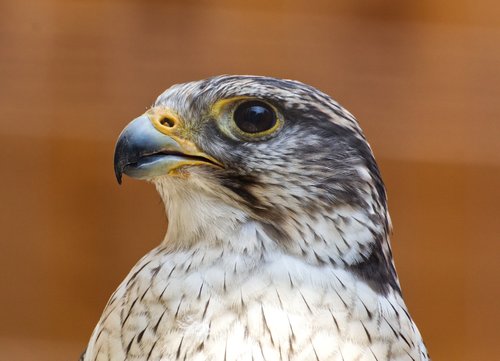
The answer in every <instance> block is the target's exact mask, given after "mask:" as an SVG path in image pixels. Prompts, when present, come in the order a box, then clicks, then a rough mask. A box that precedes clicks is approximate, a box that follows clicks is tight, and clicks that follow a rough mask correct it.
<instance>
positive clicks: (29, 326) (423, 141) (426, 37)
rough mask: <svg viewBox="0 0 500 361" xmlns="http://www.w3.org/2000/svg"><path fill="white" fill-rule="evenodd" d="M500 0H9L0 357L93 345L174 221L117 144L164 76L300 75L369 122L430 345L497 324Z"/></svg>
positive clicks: (0, 190)
mask: <svg viewBox="0 0 500 361" xmlns="http://www.w3.org/2000/svg"><path fill="white" fill-rule="evenodd" d="M499 10H500V5H499V3H498V2H497V1H493V0H482V1H474V0H453V1H451V0H437V1H436V0H420V1H389V0H369V1H352V0H343V1H327V0H322V1H313V0H294V1H265V0H262V1H256V2H252V1H230V0H226V1H214V2H212V1H139V0H136V1H132V0H130V1H77V0H73V1H62V0H60V1H57V0H44V1H40V0H33V1H14V0H12V1H6V0H1V1H0V164H1V166H0V167H1V168H0V172H1V177H0V182H1V184H0V199H1V208H0V230H1V233H0V234H1V235H0V242H1V250H2V251H1V253H0V284H1V288H0V289H1V294H0V320H1V322H0V359H1V360H42V361H44V360H47V361H48V360H51V361H59V360H61V361H62V360H75V361H76V360H77V358H78V356H79V353H80V352H81V351H82V350H83V348H84V346H85V344H86V342H87V340H88V338H89V336H90V333H91V331H92V328H93V326H94V325H95V323H96V322H97V319H98V317H99V315H100V313H101V311H102V308H103V306H104V304H105V302H106V300H107V298H108V297H109V295H110V294H111V292H112V291H113V290H114V289H115V287H116V286H117V285H118V283H119V282H120V281H121V280H122V279H123V277H124V276H125V275H126V274H127V272H128V270H129V269H130V268H131V266H132V265H133V264H134V263H135V262H136V260H138V259H139V258H140V257H141V256H142V255H143V254H144V253H145V252H146V251H147V250H149V249H151V248H152V247H153V246H155V245H156V244H157V243H158V242H159V240H160V239H161V237H162V236H163V233H164V232H165V227H166V222H165V219H164V212H163V208H162V205H161V203H160V200H159V197H158V196H157V195H156V194H155V191H154V189H153V187H152V186H150V185H148V184H145V183H140V182H136V181H132V180H130V179H126V180H125V184H124V185H123V186H122V187H119V186H118V185H117V183H116V182H115V179H114V175H113V169H112V156H113V148H114V142H115V139H116V138H117V136H118V134H119V132H120V131H121V129H122V128H123V127H124V126H125V124H126V123H127V122H128V121H130V120H131V119H132V118H134V117H136V116H137V115H139V114H141V113H142V112H144V111H145V109H146V108H147V107H148V106H149V105H150V104H151V103H152V102H153V100H154V99H155V97H156V96H157V95H158V94H159V93H160V92H162V91H163V90H164V89H165V88H167V87H168V86H170V85H171V84H173V83H176V82H185V81H189V80H195V79H199V78H204V77H207V76H211V75H216V74H221V73H243V74H263V75H271V76H277V77H285V78H293V79H299V80H302V81H304V82H306V83H310V84H312V85H314V86H317V87H319V88H320V89H322V90H324V91H326V92H327V93H329V94H331V95H332V96H333V97H334V98H335V99H337V100H338V101H340V102H341V104H343V105H344V106H346V107H347V108H348V109H349V110H351V111H352V112H353V113H354V114H355V115H356V116H357V117H358V119H359V120H360V123H361V125H362V126H363V128H364V130H365V132H366V134H367V136H368V138H369V140H370V142H371V144H372V146H373V148H374V150H375V153H376V156H377V159H378V161H379V163H380V166H381V168H382V172H383V175H384V178H385V181H386V184H387V186H388V189H389V205H390V209H391V214H392V218H393V223H394V226H395V233H394V236H393V248H394V253H395V257H396V265H397V267H398V270H399V274H400V278H401V281H402V284H403V290H404V292H405V295H406V300H407V303H408V305H409V307H410V310H411V312H412V314H413V316H414V318H415V319H416V321H417V323H418V325H419V327H420V329H421V332H422V333H423V335H424V337H425V340H426V343H427V345H428V348H429V350H430V352H431V355H432V356H433V358H434V360H458V361H460V360H470V361H473V360H493V359H496V358H497V355H498V347H499V346H498V341H499V339H500V335H499V326H498V325H499V324H500V317H499V298H500V291H499V284H500V282H499V273H500V262H499V251H500V243H499V234H500V226H499V223H500V217H499V215H500V209H499V204H500V191H499V187H500V140H499V136H500V105H499V103H500V86H499V84H500V16H499Z"/></svg>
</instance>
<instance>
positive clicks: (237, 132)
mask: <svg viewBox="0 0 500 361" xmlns="http://www.w3.org/2000/svg"><path fill="white" fill-rule="evenodd" d="M251 100H257V101H260V102H263V103H266V104H267V105H268V106H270V107H271V108H272V109H273V111H274V113H275V114H276V124H275V125H274V126H273V127H272V128H270V129H267V130H265V131H263V132H258V133H247V132H244V131H242V130H241V129H240V128H238V126H236V123H235V122H234V118H233V115H234V111H235V109H236V107H237V106H238V105H239V104H241V103H242V102H244V101H251ZM210 115H211V116H212V117H213V118H214V119H216V120H217V125H218V126H219V128H220V129H221V130H222V131H223V132H224V134H226V135H228V136H230V137H231V138H233V139H244V140H254V139H255V140H257V139H261V138H264V137H267V136H269V135H271V134H273V133H275V132H276V131H278V130H279V129H281V127H282V126H283V118H282V117H281V115H280V113H279V112H278V110H277V109H276V108H275V107H274V106H272V105H271V104H269V103H268V102H265V101H263V100H261V99H258V98H253V97H245V96H240V97H233V98H226V99H221V100H218V101H217V102H215V103H214V105H213V106H212V109H211V110H210Z"/></svg>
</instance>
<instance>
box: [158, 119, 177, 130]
mask: <svg viewBox="0 0 500 361" xmlns="http://www.w3.org/2000/svg"><path fill="white" fill-rule="evenodd" d="M160 124H161V125H163V126H164V127H167V128H173V127H175V125H176V124H177V121H176V120H175V119H172V118H170V117H163V118H161V119H160Z"/></svg>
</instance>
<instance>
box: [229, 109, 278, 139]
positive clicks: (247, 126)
mask: <svg viewBox="0 0 500 361" xmlns="http://www.w3.org/2000/svg"><path fill="white" fill-rule="evenodd" d="M233 123H234V126H235V127H236V128H237V130H238V131H239V132H241V133H243V134H245V135H247V136H251V137H255V136H262V135H267V134H270V133H272V132H273V131H274V130H276V128H277V127H278V126H279V119H278V115H277V113H276V111H275V109H274V108H273V107H272V106H271V105H269V104H268V103H266V102H263V101H260V100H246V101H243V102H241V103H239V104H238V105H237V106H236V107H235V109H234V111H233Z"/></svg>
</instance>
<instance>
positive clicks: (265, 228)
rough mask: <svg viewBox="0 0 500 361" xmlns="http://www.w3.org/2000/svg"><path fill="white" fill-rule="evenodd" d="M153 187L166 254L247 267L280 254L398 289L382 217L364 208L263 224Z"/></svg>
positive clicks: (205, 198)
mask: <svg viewBox="0 0 500 361" xmlns="http://www.w3.org/2000/svg"><path fill="white" fill-rule="evenodd" d="M157 188H158V190H159V192H160V195H161V196H162V198H163V201H164V203H165V207H166V212H167V216H168V222H169V225H168V230H167V233H166V235H165V238H164V241H163V246H164V247H165V249H167V250H170V251H175V250H193V249H212V250H221V251H224V252H225V253H224V254H225V255H227V254H229V253H233V254H240V255H242V256H244V257H247V258H248V259H249V260H250V259H251V260H253V261H252V262H254V261H257V260H265V259H266V258H267V257H275V256H276V255H277V254H283V255H286V256H293V257H297V258H299V259H301V260H302V262H305V263H307V264H310V265H313V266H318V267H321V266H331V267H335V268H340V269H352V270H353V271H354V272H356V273H358V274H359V275H360V277H363V278H365V279H367V281H370V282H372V281H373V282H372V283H374V287H377V288H379V289H380V290H382V289H383V288H384V289H388V288H389V287H392V288H395V289H397V288H398V287H399V285H398V281H397V276H396V272H395V270H394V266H393V264H392V256H391V250H390V245H389V240H388V234H387V233H388V226H387V224H388V221H387V218H385V217H383V216H380V213H375V212H370V211H369V210H367V209H369V208H366V207H361V206H359V207H356V206H354V207H353V206H348V205H338V206H336V207H331V208H329V210H328V211H323V212H322V211H318V212H315V213H306V212H304V213H296V214H294V216H293V217H290V218H289V219H285V220H281V221H277V220H272V219H269V220H267V221H263V220H257V219H255V218H253V217H252V216H251V215H250V214H248V213H246V212H245V211H244V210H242V209H239V208H237V207H235V206H231V205H230V204H228V203H225V202H223V201H222V200H221V199H220V198H217V197H214V196H211V195H208V194H204V193H203V192H194V191H192V190H189V189H187V188H178V187H175V189H172V188H169V189H168V192H166V191H165V189H164V188H160V187H157ZM386 280H389V283H387V281H386ZM382 281H383V282H384V284H383V285H380V282H382Z"/></svg>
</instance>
